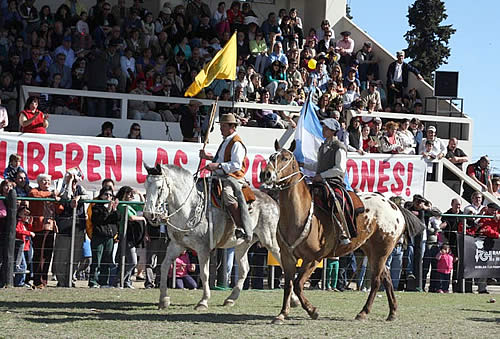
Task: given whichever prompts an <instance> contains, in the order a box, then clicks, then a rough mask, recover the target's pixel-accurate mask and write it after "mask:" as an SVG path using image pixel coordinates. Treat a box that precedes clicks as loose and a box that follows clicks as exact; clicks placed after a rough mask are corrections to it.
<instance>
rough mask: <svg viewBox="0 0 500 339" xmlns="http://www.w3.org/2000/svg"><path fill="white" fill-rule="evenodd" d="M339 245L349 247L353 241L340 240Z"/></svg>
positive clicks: (347, 239)
mask: <svg viewBox="0 0 500 339" xmlns="http://www.w3.org/2000/svg"><path fill="white" fill-rule="evenodd" d="M339 243H340V244H341V245H349V244H350V243H351V239H349V238H343V239H339Z"/></svg>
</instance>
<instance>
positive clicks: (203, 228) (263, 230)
mask: <svg viewBox="0 0 500 339" xmlns="http://www.w3.org/2000/svg"><path fill="white" fill-rule="evenodd" d="M146 170H147V171H148V176H147V179H146V183H145V186H146V203H145V205H144V216H145V217H146V218H147V219H148V220H149V222H151V223H152V224H153V225H158V224H160V223H165V224H166V226H167V232H168V236H169V238H170V242H169V244H168V247H167V253H166V256H165V259H164V260H163V263H162V265H161V282H160V302H159V305H158V307H159V308H160V309H164V308H167V307H168V306H169V305H170V297H169V296H168V292H167V275H168V271H169V268H170V265H171V264H172V263H173V262H174V261H175V259H176V258H177V257H178V256H179V255H180V254H181V253H182V252H183V251H184V250H185V249H187V248H190V249H193V250H195V251H196V253H197V254H198V260H199V264H200V277H201V281H202V284H203V296H202V298H201V300H200V301H199V302H198V304H197V305H196V307H195V309H196V310H203V309H206V308H208V299H210V288H209V286H208V272H209V259H210V252H211V250H213V248H211V246H210V243H211V241H210V239H211V234H210V233H211V232H210V231H209V223H208V211H209V210H208V208H207V205H208V204H207V201H206V199H205V194H204V193H203V192H202V191H200V190H198V189H197V188H196V182H195V181H194V179H193V175H192V174H191V173H189V172H188V171H187V170H185V169H183V168H180V167H177V166H174V165H157V166H156V167H154V168H149V167H147V166H146ZM254 193H255V196H256V200H255V202H253V203H252V208H251V211H250V218H251V220H252V225H253V227H254V230H253V238H252V240H251V241H250V242H245V241H243V240H242V239H236V237H235V236H234V235H233V232H232V228H233V225H232V220H231V219H230V217H229V216H228V215H227V214H226V213H225V212H224V211H223V210H221V209H218V208H213V209H212V221H213V222H212V224H213V241H212V243H213V244H215V246H214V247H218V248H232V247H234V248H235V253H234V254H235V259H236V260H237V262H238V267H239V269H238V282H237V283H236V286H235V287H234V288H233V290H232V292H231V294H230V295H229V297H227V298H226V300H225V301H224V305H225V306H232V305H234V303H235V301H236V299H238V297H239V295H240V292H241V290H242V288H243V283H244V281H245V278H246V276H247V274H248V271H249V265H248V259H247V252H248V249H249V248H250V246H252V244H254V243H255V242H256V241H260V242H261V244H262V245H263V246H265V247H266V248H267V249H268V250H269V251H270V252H271V253H272V255H273V256H274V257H275V258H276V259H277V260H278V261H280V260H281V257H280V249H279V246H278V242H277V240H276V228H277V225H278V220H279V206H278V204H277V203H276V202H275V201H274V200H273V199H272V198H271V197H270V196H268V195H267V194H265V193H263V192H260V191H254ZM226 224H227V226H228V227H230V228H229V229H226ZM228 230H229V231H228Z"/></svg>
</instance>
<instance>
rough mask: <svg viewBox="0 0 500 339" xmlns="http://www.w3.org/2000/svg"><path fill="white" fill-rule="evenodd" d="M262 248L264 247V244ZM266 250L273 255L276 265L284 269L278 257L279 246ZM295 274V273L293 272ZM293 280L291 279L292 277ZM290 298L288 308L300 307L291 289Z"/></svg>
mask: <svg viewBox="0 0 500 339" xmlns="http://www.w3.org/2000/svg"><path fill="white" fill-rule="evenodd" d="M264 246H266V245H265V244H264ZM266 248H267V249H268V250H269V251H270V252H271V254H272V255H273V257H274V258H276V260H277V261H278V263H279V264H280V266H281V268H283V269H284V267H283V263H282V260H281V255H280V249H279V246H272V247H271V246H269V247H268V246H266ZM294 274H295V272H294ZM292 279H293V277H292ZM291 298H292V300H291V301H290V306H291V307H298V306H299V305H300V301H299V298H297V295H295V293H294V292H293V289H291Z"/></svg>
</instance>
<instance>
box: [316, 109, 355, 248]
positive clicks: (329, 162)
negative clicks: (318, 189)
mask: <svg viewBox="0 0 500 339" xmlns="http://www.w3.org/2000/svg"><path fill="white" fill-rule="evenodd" d="M321 124H322V125H323V137H325V138H326V140H325V141H324V142H323V144H322V145H321V146H320V148H319V151H318V164H317V167H316V175H315V176H314V178H313V182H314V183H325V184H326V186H327V189H328V190H329V191H330V193H332V194H331V195H330V196H331V198H332V199H334V204H333V206H334V210H335V211H336V212H337V216H335V217H334V218H337V219H338V220H337V222H336V223H337V224H338V225H339V227H340V236H339V241H340V243H341V244H344V245H348V244H349V243H350V242H351V240H350V235H353V234H351V232H353V231H354V227H353V226H354V225H353V222H352V218H351V217H350V215H349V210H348V208H342V207H341V206H343V205H345V204H346V202H347V201H349V195H348V193H347V191H346V187H345V183H344V178H345V174H346V167H347V149H346V147H345V145H344V144H343V143H342V142H340V141H339V140H338V139H337V132H338V131H339V130H340V124H339V122H338V121H337V120H335V119H332V118H330V119H324V120H323V121H321ZM346 214H347V217H346ZM349 222H350V224H348V223H349ZM348 226H351V227H348ZM349 228H351V232H349Z"/></svg>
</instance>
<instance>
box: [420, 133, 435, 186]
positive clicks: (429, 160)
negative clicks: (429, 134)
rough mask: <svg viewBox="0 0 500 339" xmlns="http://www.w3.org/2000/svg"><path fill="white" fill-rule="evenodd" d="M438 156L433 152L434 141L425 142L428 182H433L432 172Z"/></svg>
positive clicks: (424, 153) (424, 155)
mask: <svg viewBox="0 0 500 339" xmlns="http://www.w3.org/2000/svg"><path fill="white" fill-rule="evenodd" d="M437 156H438V155H437V154H436V153H435V152H433V151H432V140H427V141H426V142H425V150H424V152H423V153H422V157H423V158H424V161H425V163H426V164H427V180H432V172H433V168H434V163H433V162H434V160H435V159H436V158H437Z"/></svg>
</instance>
